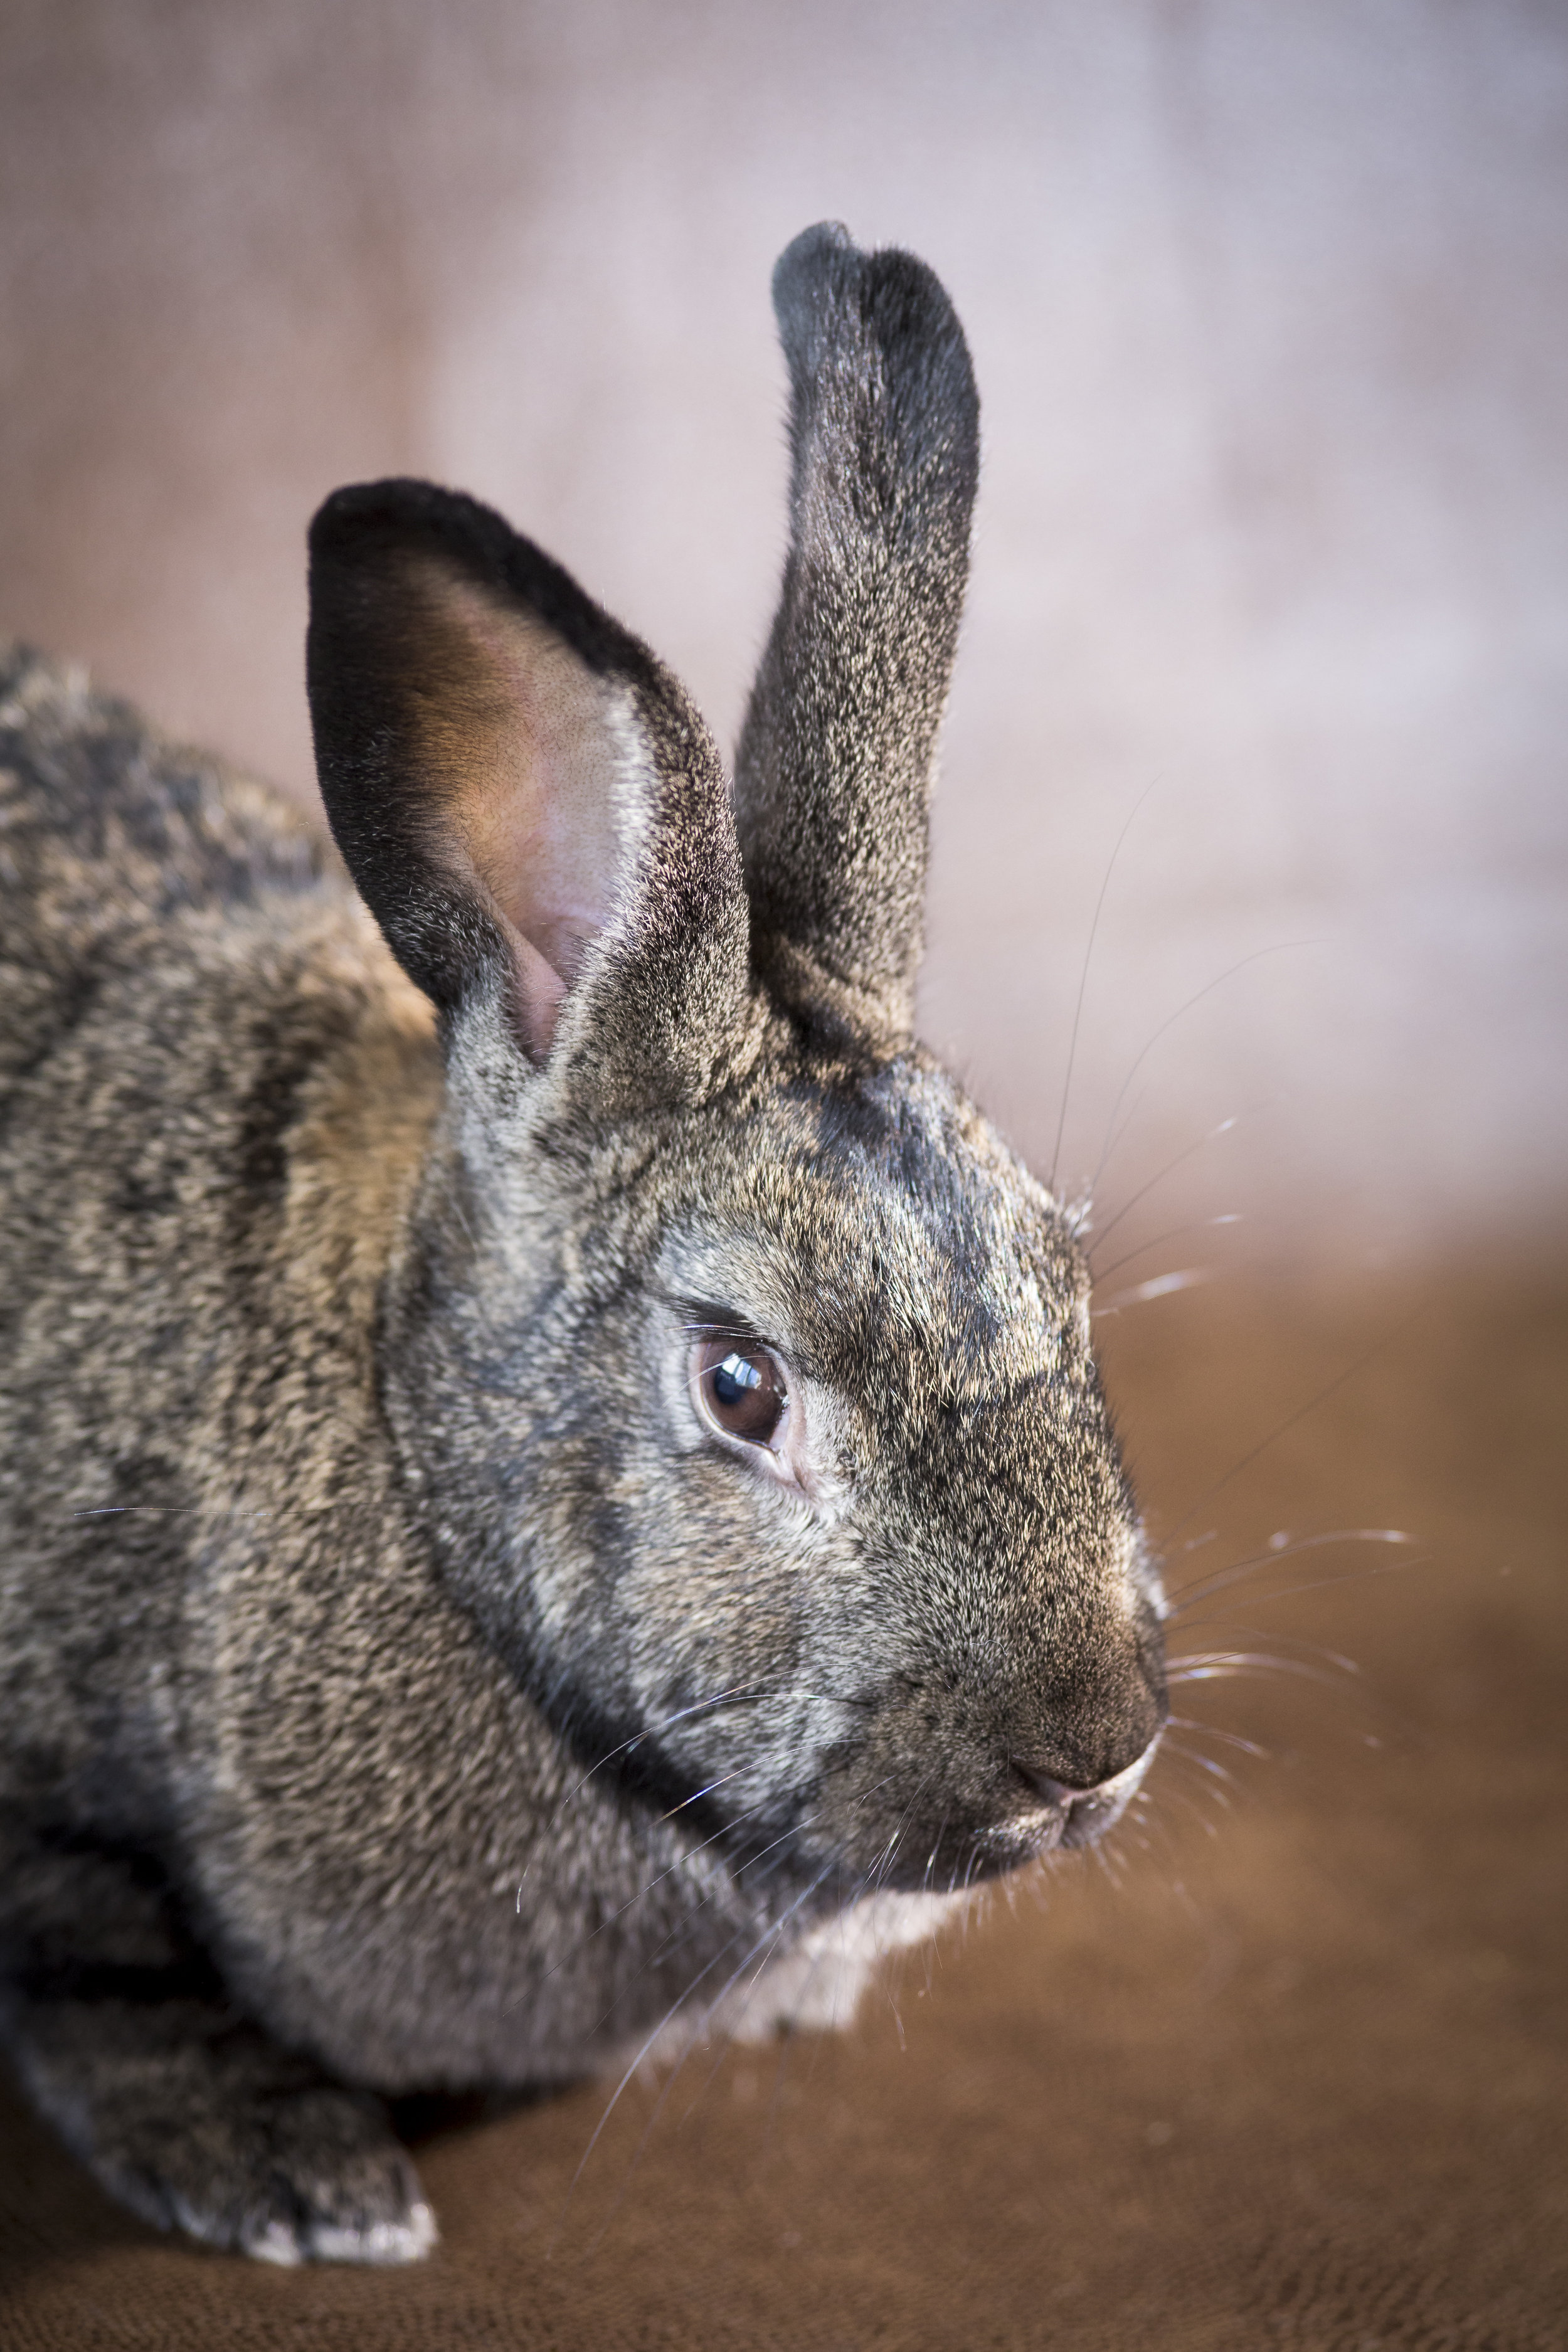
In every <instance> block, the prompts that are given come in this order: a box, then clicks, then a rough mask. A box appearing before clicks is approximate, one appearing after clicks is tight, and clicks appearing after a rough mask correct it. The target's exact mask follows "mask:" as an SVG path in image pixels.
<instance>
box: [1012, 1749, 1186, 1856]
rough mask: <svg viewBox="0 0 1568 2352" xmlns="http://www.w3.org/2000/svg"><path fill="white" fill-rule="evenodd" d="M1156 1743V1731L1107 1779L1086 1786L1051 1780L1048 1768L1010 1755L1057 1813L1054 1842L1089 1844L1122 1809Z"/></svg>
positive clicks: (1023, 1777)
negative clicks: (1145, 1743)
mask: <svg viewBox="0 0 1568 2352" xmlns="http://www.w3.org/2000/svg"><path fill="white" fill-rule="evenodd" d="M1159 1744H1160V1735H1159V1733H1158V1732H1156V1733H1155V1735H1154V1737H1153V1738H1152V1740H1151V1741H1150V1742H1149V1745H1148V1746H1147V1748H1144V1750H1143V1752H1142V1755H1141V1756H1137V1757H1134V1759H1133V1760H1132V1762H1131V1764H1129V1765H1126V1766H1124V1768H1123V1769H1122V1770H1121V1771H1120V1772H1113V1773H1112V1774H1111V1775H1110V1779H1109V1780H1096V1781H1094V1782H1093V1783H1092V1784H1091V1785H1090V1786H1089V1787H1088V1788H1083V1787H1075V1786H1074V1785H1073V1783H1072V1782H1071V1781H1070V1780H1054V1779H1053V1778H1052V1776H1051V1775H1050V1774H1049V1773H1048V1772H1042V1771H1040V1770H1038V1769H1037V1768H1036V1767H1035V1766H1034V1765H1032V1764H1026V1763H1025V1762H1024V1761H1023V1759H1022V1758H1021V1757H1017V1756H1015V1757H1014V1759H1013V1769H1014V1770H1015V1771H1016V1773H1017V1775H1018V1777H1019V1779H1020V1780H1023V1781H1024V1783H1025V1785H1026V1787H1027V1788H1029V1789H1031V1790H1033V1791H1034V1793H1035V1795H1036V1796H1037V1797H1038V1798H1039V1799H1040V1800H1041V1801H1042V1802H1043V1803H1045V1804H1047V1805H1048V1806H1049V1807H1050V1809H1051V1811H1053V1812H1055V1813H1058V1814H1059V1815H1060V1817H1061V1829H1060V1832H1059V1833H1058V1837H1057V1838H1056V1840H1055V1841H1054V1843H1057V1844H1058V1845H1069V1846H1079V1845H1092V1844H1093V1843H1094V1841H1095V1839H1096V1838H1098V1837H1100V1836H1102V1835H1103V1834H1104V1832H1106V1831H1107V1830H1108V1829H1110V1825H1111V1823H1112V1822H1116V1821H1118V1820H1120V1818H1121V1814H1122V1813H1123V1812H1124V1811H1126V1808H1127V1805H1128V1803H1129V1802H1130V1801H1131V1798H1132V1797H1133V1795H1134V1794H1135V1793H1136V1790H1137V1788H1138V1784H1139V1782H1140V1781H1141V1780H1142V1778H1143V1775H1144V1773H1145V1772H1146V1771H1147V1770H1148V1769H1149V1765H1150V1761H1151V1759H1152V1756H1153V1753H1154V1750H1155V1748H1157V1747H1158V1746H1159Z"/></svg>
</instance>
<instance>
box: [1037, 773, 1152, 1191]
mask: <svg viewBox="0 0 1568 2352" xmlns="http://www.w3.org/2000/svg"><path fill="white" fill-rule="evenodd" d="M1159 781H1160V779H1159V777H1158V776H1153V777H1151V779H1150V781H1149V782H1148V783H1146V784H1145V785H1144V787H1143V789H1142V792H1141V793H1139V795H1138V797H1137V799H1136V800H1135V801H1134V802H1133V803H1132V806H1131V810H1130V811H1129V813H1128V816H1127V821H1126V823H1125V824H1123V825H1122V828H1121V832H1120V833H1119V834H1118V835H1117V836H1116V846H1115V848H1114V849H1113V850H1112V851H1111V853H1110V863H1109V864H1108V865H1107V866H1106V869H1105V879H1104V880H1103V882H1101V884H1100V896H1099V898H1097V899H1096V900H1095V902H1094V920H1093V921H1092V922H1091V923H1090V925H1089V945H1088V946H1087V947H1086V948H1085V950H1084V951H1083V970H1082V971H1080V972H1079V980H1078V1003H1077V1004H1076V1005H1075V1006H1074V1007H1073V1016H1072V1036H1071V1039H1070V1041H1069V1043H1068V1066H1067V1076H1066V1077H1065V1078H1064V1079H1063V1080H1062V1107H1061V1111H1060V1114H1059V1116H1058V1119H1057V1140H1056V1148H1055V1150H1053V1151H1052V1153H1051V1175H1050V1182H1049V1183H1048V1185H1047V1188H1046V1189H1047V1192H1051V1193H1053V1194H1054V1193H1055V1192H1056V1189H1057V1170H1058V1166H1059V1165H1060V1162H1061V1156H1062V1136H1063V1134H1064V1132H1065V1131H1066V1128H1067V1123H1068V1096H1069V1095H1070V1094H1071V1092H1072V1069H1073V1063H1074V1060H1075V1059H1076V1057H1077V1055H1078V1033H1079V1023H1080V1022H1081V1021H1082V1019H1083V998H1084V991H1085V990H1086V989H1087V988H1088V986H1089V965H1090V963H1091V962H1092V961H1093V959H1094V942H1095V937H1096V935H1097V933H1098V932H1099V929H1100V915H1101V913H1102V912H1103V910H1104V907H1105V894H1106V892H1107V891H1108V890H1109V889H1110V877H1111V876H1112V875H1113V874H1114V873H1115V871H1116V861H1117V859H1118V858H1119V857H1120V856H1121V845H1122V843H1123V842H1124V841H1125V840H1126V838H1127V836H1128V835H1129V833H1131V830H1132V820H1133V818H1134V817H1135V816H1136V815H1137V814H1138V812H1139V810H1140V809H1141V808H1142V805H1143V803H1144V802H1145V801H1146V800H1147V799H1148V797H1149V795H1150V793H1152V791H1153V789H1154V786H1155V785H1156V784H1157V783H1158V782H1159Z"/></svg>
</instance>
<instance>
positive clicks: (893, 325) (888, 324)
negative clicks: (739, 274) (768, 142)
mask: <svg viewBox="0 0 1568 2352" xmlns="http://www.w3.org/2000/svg"><path fill="white" fill-rule="evenodd" d="M773 310H774V311H775V313H776V314H777V318H778V322H779V338H780V341H782V342H783V344H784V353H785V356H786V358H787V359H788V361H789V362H790V367H791V371H792V373H794V374H795V377H796V379H797V382H798V381H799V380H803V379H805V380H809V379H810V378H811V377H813V376H814V375H816V373H818V372H819V370H820V369H821V368H822V367H823V366H824V365H825V364H829V365H831V364H833V363H834V361H835V358H836V356H837V357H839V358H840V362H841V363H842V361H845V360H847V359H848V357H849V355H850V354H851V353H852V352H854V353H858V352H866V351H868V350H877V349H879V350H880V351H881V352H882V353H883V354H884V356H885V358H886V360H888V361H889V362H891V363H892V364H893V365H894V366H895V367H896V368H900V369H901V368H902V367H904V366H905V365H907V364H909V363H910V362H911V361H913V360H915V359H916V357H917V355H920V354H923V358H924V364H926V365H928V366H929V365H930V364H931V362H936V363H937V364H938V365H939V366H941V365H942V363H943V362H946V364H947V369H948V372H950V373H952V374H953V376H954V383H953V384H952V387H951V391H952V394H954V395H955V396H960V397H967V398H968V399H969V400H970V401H973V378H972V376H971V374H970V371H969V355H968V352H967V350H966V349H965V346H964V340H963V329H962V328H961V327H960V325H959V323H958V319H957V315H956V313H955V312H954V310H953V307H952V302H951V301H950V300H949V299H948V295H947V291H946V289H945V288H944V287H943V285H942V280H941V279H940V278H938V277H937V275H936V272H935V271H934V270H933V269H931V268H929V267H928V266H927V264H926V263H925V262H923V261H921V260H920V259H919V258H918V257H916V256H915V255H914V254H912V253H905V252H903V251H902V250H901V249H900V247H897V246H889V247H884V248H882V249H881V250H879V251H878V252H875V253H865V252H862V251H861V249H860V248H859V247H858V246H857V245H856V243H855V241H854V239H853V238H852V237H851V236H850V234H849V232H848V230H847V228H846V227H844V226H843V224H842V223H841V222H838V221H819V222H818V223H817V224H816V227H815V228H808V229H803V230H802V232H801V234H800V236H797V237H796V238H795V241H794V243H793V244H791V245H787V246H786V247H784V251H783V253H781V254H780V256H779V257H778V261H777V262H776V264H775V265H774V268H773Z"/></svg>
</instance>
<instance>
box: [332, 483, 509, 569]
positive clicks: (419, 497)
mask: <svg viewBox="0 0 1568 2352" xmlns="http://www.w3.org/2000/svg"><path fill="white" fill-rule="evenodd" d="M485 516H486V510H485V509H482V508H480V507H479V506H478V504H477V503H476V501H475V500H474V499H466V498H462V497H460V496H458V493H456V492H455V491H452V490H443V489H438V488H437V486H436V484H435V483H434V482H416V481H406V480H400V479H394V480H390V481H382V482H350V483H348V484H347V485H346V486H345V487H344V488H342V489H341V490H333V491H332V493H331V497H330V498H326V499H322V501H321V505H320V506H319V507H318V508H317V509H316V512H315V514H314V516H313V517H312V519H311V522H310V553H311V555H312V557H327V558H330V557H331V556H332V555H335V554H337V553H340V552H343V551H347V550H349V549H352V548H353V547H356V546H359V547H368V546H372V545H374V544H376V543H378V542H382V541H416V540H419V539H447V540H450V539H454V538H457V539H462V538H468V537H472V536H473V534H474V530H475V523H476V519H478V518H481V517H485Z"/></svg>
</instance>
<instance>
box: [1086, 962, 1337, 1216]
mask: <svg viewBox="0 0 1568 2352" xmlns="http://www.w3.org/2000/svg"><path fill="white" fill-rule="evenodd" d="M1322 944H1323V942H1322V941H1321V940H1276V941H1275V943H1274V945H1273V946H1272V947H1268V948H1255V949H1254V950H1253V951H1252V953H1251V954H1250V955H1244V956H1242V957H1241V958H1240V959H1239V960H1238V961H1237V962H1236V963H1233V964H1231V965H1229V966H1227V968H1226V970H1225V971H1222V972H1221V973H1219V975H1218V976H1217V978H1215V979H1214V980H1210V981H1206V982H1205V983H1204V985H1203V987H1202V988H1200V989H1199V990H1198V992H1197V993H1196V995H1195V996H1189V997H1188V999H1187V1001H1186V1003H1184V1004H1179V1005H1178V1006H1177V1007H1176V1010H1175V1011H1174V1013H1171V1014H1170V1015H1169V1016H1168V1017H1167V1018H1166V1019H1165V1020H1163V1021H1162V1022H1161V1024H1160V1026H1159V1027H1158V1028H1157V1029H1156V1030H1155V1032H1154V1034H1153V1035H1152V1037H1151V1038H1150V1040H1149V1042H1148V1044H1147V1045H1145V1046H1144V1048H1143V1050H1142V1053H1141V1054H1140V1055H1139V1056H1138V1059H1137V1060H1136V1061H1135V1062H1134V1063H1133V1065H1132V1067H1131V1069H1130V1070H1129V1071H1128V1073H1127V1076H1125V1077H1124V1078H1123V1079H1122V1081H1121V1093H1120V1094H1119V1095H1118V1096H1117V1097H1116V1100H1115V1102H1114V1103H1113V1104H1112V1105H1111V1108H1110V1118H1108V1119H1107V1120H1106V1122H1105V1143H1104V1147H1103V1149H1102V1150H1101V1151H1100V1164H1099V1166H1098V1167H1097V1168H1096V1170H1095V1171H1094V1177H1093V1180H1092V1181H1091V1182H1090V1185H1089V1192H1090V1194H1091V1195H1092V1194H1093V1193H1094V1192H1096V1191H1098V1189H1099V1186H1100V1178H1101V1177H1102V1176H1103V1175H1104V1173H1105V1171H1106V1168H1107V1166H1108V1164H1109V1162H1110V1154H1111V1151H1112V1150H1113V1148H1114V1147H1113V1145H1112V1142H1111V1138H1112V1135H1113V1134H1114V1132H1115V1129H1116V1121H1117V1118H1118V1116H1119V1114H1120V1112H1121V1106H1122V1104H1123V1103H1124V1102H1125V1101H1126V1099H1127V1094H1128V1089H1129V1087H1131V1084H1132V1081H1133V1079H1134V1078H1135V1077H1136V1076H1138V1073H1139V1071H1140V1070H1141V1069H1142V1066H1143V1065H1144V1063H1145V1062H1146V1061H1147V1060H1148V1058H1149V1055H1151V1054H1152V1052H1153V1050H1154V1048H1155V1046H1156V1045H1158V1044H1159V1042H1160V1040H1161V1038H1162V1037H1163V1035H1164V1034H1165V1032H1166V1030H1167V1029H1170V1028H1172V1027H1173V1026H1174V1024H1176V1023H1177V1022H1178V1021H1179V1020H1180V1019H1181V1018H1182V1016H1183V1014H1184V1013H1190V1012H1191V1011H1192V1009H1193V1007H1194V1004H1200V1003H1202V1002H1203V1000H1204V998H1205V996H1207V995H1208V994H1209V993H1210V992H1211V990H1214V989H1216V988H1218V987H1220V986H1221V985H1222V983H1223V982H1226V981H1227V980H1229V979H1231V978H1232V977H1233V976H1234V974H1235V973H1237V972H1238V971H1245V970H1246V968H1247V965H1248V964H1249V963H1257V962H1258V961H1260V959H1261V958H1262V957H1264V956H1271V955H1283V954H1284V953H1285V951H1286V950H1287V949H1288V948H1316V947H1321V946H1322ZM1123 1132H1125V1130H1123ZM1116 1140H1117V1141H1118V1142H1120V1140H1121V1137H1120V1136H1118V1137H1117V1138H1116ZM1109 1230H1110V1229H1109V1227H1108V1228H1107V1231H1109ZM1104 1238H1105V1235H1104V1234H1101V1235H1100V1239H1101V1240H1102V1241H1103V1240H1104Z"/></svg>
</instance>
